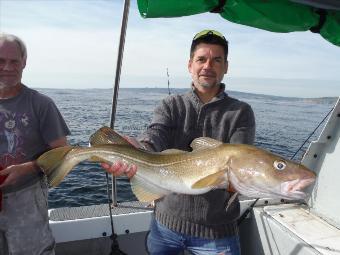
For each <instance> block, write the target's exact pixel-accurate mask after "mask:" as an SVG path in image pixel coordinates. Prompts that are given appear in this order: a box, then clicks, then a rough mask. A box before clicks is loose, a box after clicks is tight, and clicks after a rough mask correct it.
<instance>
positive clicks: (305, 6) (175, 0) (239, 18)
mask: <svg viewBox="0 0 340 255" xmlns="http://www.w3.org/2000/svg"><path fill="white" fill-rule="evenodd" d="M137 2H138V9H139V12H140V14H141V16H142V17H144V18H159V17H180V16H188V15H194V14H198V13H204V12H216V13H219V14H220V15H221V16H222V17H223V18H224V19H226V20H229V21H231V22H234V23H238V24H242V25H247V26H252V27H256V28H260V29H264V30H268V31H271V32H281V33H287V32H294V31H307V30H310V31H312V32H315V33H320V35H321V36H322V37H323V38H325V39H326V40H327V41H329V42H331V43H333V44H335V45H337V46H340V11H339V10H340V0H328V1H324V0H323V1H321V0H319V1H318V0H295V1H293V0H292V1H290V0H137Z"/></svg>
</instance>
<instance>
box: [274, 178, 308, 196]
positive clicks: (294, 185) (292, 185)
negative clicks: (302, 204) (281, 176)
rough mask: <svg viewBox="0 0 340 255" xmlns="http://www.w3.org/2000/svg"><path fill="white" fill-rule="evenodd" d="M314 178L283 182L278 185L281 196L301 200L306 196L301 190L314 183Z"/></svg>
mask: <svg viewBox="0 0 340 255" xmlns="http://www.w3.org/2000/svg"><path fill="white" fill-rule="evenodd" d="M314 181H315V178H307V179H297V180H292V181H287V182H283V183H282V184H281V185H280V190H281V194H283V195H285V196H287V197H290V198H292V199H303V198H305V197H306V196H307V194H306V193H305V192H303V191H302V190H303V189H305V188H306V187H308V186H309V185H311V184H312V183H314Z"/></svg>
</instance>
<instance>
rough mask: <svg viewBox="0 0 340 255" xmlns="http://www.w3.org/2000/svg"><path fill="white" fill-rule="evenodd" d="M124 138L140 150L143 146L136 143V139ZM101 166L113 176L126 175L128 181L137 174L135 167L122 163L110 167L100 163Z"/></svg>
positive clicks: (118, 162)
mask: <svg viewBox="0 0 340 255" xmlns="http://www.w3.org/2000/svg"><path fill="white" fill-rule="evenodd" d="M124 138H125V139H126V140H127V141H128V142H129V143H130V144H131V145H132V146H134V147H136V148H142V147H143V145H142V144H141V143H139V142H138V141H137V139H135V138H133V137H128V136H124ZM101 166H102V167H103V168H104V169H105V171H106V172H108V173H110V174H112V175H114V176H122V175H126V176H127V177H128V178H129V179H130V178H132V177H133V176H134V175H135V174H136V172H137V166H136V165H128V164H125V163H123V162H122V161H116V162H115V163H113V164H112V165H109V164H107V163H102V164H101Z"/></svg>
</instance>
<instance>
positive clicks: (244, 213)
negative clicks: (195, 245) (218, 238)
mask: <svg viewBox="0 0 340 255" xmlns="http://www.w3.org/2000/svg"><path fill="white" fill-rule="evenodd" d="M333 110H334V107H332V109H331V110H330V111H329V112H328V113H327V114H326V116H325V117H324V118H323V119H322V120H321V121H320V122H319V124H318V125H317V126H316V128H315V129H314V130H313V131H312V132H311V133H310V134H309V136H308V137H307V139H306V140H305V141H304V142H303V143H302V145H301V146H300V147H299V148H298V149H297V151H296V152H295V153H294V154H293V156H291V157H290V160H293V158H294V157H295V156H296V155H297V153H298V152H299V151H300V150H301V149H302V148H303V146H304V145H305V144H306V142H307V141H308V140H309V139H310V138H311V137H312V135H314V134H315V132H316V130H317V129H318V128H319V127H320V126H321V124H322V123H323V122H324V121H325V120H326V119H327V117H328V116H329V114H331V112H332V111H333ZM258 201H259V198H256V199H255V200H254V202H253V203H252V204H251V205H250V206H249V207H248V208H247V209H246V210H245V211H244V212H243V214H242V215H241V216H240V218H239V219H238V220H237V225H241V223H242V222H243V221H244V219H245V218H247V216H248V215H249V213H250V212H251V210H252V209H253V208H254V206H255V204H256V203H257V202H258Z"/></svg>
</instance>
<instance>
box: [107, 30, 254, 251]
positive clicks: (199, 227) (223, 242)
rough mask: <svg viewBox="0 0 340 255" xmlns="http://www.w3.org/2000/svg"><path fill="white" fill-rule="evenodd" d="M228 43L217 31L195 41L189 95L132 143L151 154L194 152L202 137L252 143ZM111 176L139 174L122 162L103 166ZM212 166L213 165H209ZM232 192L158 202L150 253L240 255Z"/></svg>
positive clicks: (161, 112) (159, 113) (250, 116)
mask: <svg viewBox="0 0 340 255" xmlns="http://www.w3.org/2000/svg"><path fill="white" fill-rule="evenodd" d="M227 57H228V41H227V40H226V39H225V37H224V36H223V35H222V34H221V33H219V32H218V31H214V30H204V31H201V32H200V33H198V34H196V35H195V37H194V38H193V41H192V45H191V50H190V59H189V62H188V70H189V72H190V73H191V76H192V86H191V91H190V92H189V93H187V94H184V95H171V96H169V97H167V98H166V99H164V100H163V101H162V102H161V104H160V106H158V107H157V108H156V109H155V112H154V117H153V120H152V123H151V124H150V125H149V127H148V129H147V131H146V132H145V133H144V134H142V135H141V136H140V137H139V138H138V142H137V141H136V140H134V139H132V138H131V139H130V141H131V142H132V143H134V144H135V145H136V146H138V147H142V148H144V149H147V150H150V151H158V152H160V151H164V150H166V149H180V150H185V151H190V150H191V148H190V143H191V142H192V141H193V140H194V139H195V138H198V137H211V138H214V139H216V140H219V141H222V142H224V143H233V144H240V143H244V144H252V143H253V142H254V136H255V118H254V113H253V111H252V109H251V107H250V106H249V105H248V104H247V103H244V102H241V101H239V100H237V99H234V98H231V97H229V96H228V94H227V93H226V92H225V85H224V84H223V83H221V82H222V79H223V77H224V75H225V74H226V73H227V70H228V60H227ZM103 167H104V168H105V169H106V170H107V171H108V172H110V173H112V174H114V175H116V176H119V175H122V174H126V175H127V176H128V177H130V178H131V177H132V176H134V174H135V173H136V171H137V173H138V169H137V167H136V166H135V165H128V164H124V163H123V162H121V161H118V162H116V163H115V164H113V165H111V166H110V165H108V164H103ZM211 167H213V166H211ZM231 196H232V193H230V192H228V191H227V190H225V189H214V190H211V191H209V192H207V193H204V194H201V195H188V194H178V193H171V194H169V195H166V196H164V197H162V198H160V199H158V200H156V201H155V218H154V219H153V220H152V223H151V228H150V234H149V236H148V239H147V246H148V250H149V252H150V254H179V253H180V252H182V251H183V250H188V251H190V252H192V253H193V254H232V255H238V254H240V244H239V238H238V228H237V218H238V217H239V213H240V206H239V201H238V199H237V198H236V199H234V200H233V201H232V202H231V204H230V205H229V206H228V210H227V211H226V207H227V204H228V201H229V199H230V198H231Z"/></svg>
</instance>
